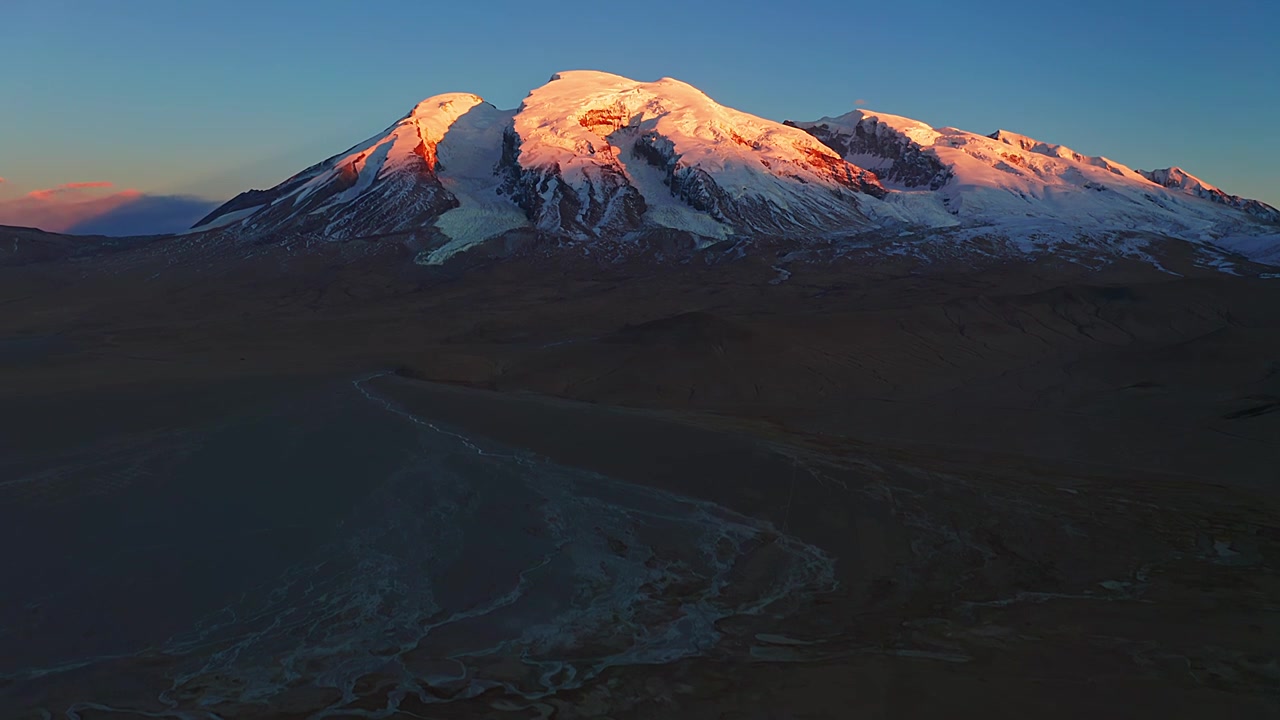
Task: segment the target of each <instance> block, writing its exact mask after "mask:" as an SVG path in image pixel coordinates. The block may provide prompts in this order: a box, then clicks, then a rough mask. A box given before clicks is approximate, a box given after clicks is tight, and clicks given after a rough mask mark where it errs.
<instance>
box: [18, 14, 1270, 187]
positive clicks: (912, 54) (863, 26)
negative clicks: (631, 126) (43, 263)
mask: <svg viewBox="0 0 1280 720" xmlns="http://www.w3.org/2000/svg"><path fill="white" fill-rule="evenodd" d="M1277 5H1280V3H1271V2H1263V1H1262V0H1257V1H1252V2H1251V1H1247V0H1217V1H1215V2H1205V1H1204V0H1197V1H1195V2H1192V1H1187V0H1174V1H1171V2H1169V1H1166V2H1148V1H1140V0H1109V1H1106V2H1101V1H1097V0H1076V1H1075V2H1071V3H1052V4H1049V3H1034V2H1023V3H1015V2H1004V1H1003V0H988V1H987V2H981V3H977V2H958V1H954V0H953V1H952V2H934V1H932V0H915V1H914V2H885V1H884V0H877V1H876V2H865V3H864V2H849V1H845V2H826V3H798V2H750V1H743V0H737V1H732V2H724V1H720V0H713V1H708V0H699V1H695V0H685V1H684V2H663V1H657V0H650V1H648V2H644V3H630V4H629V3H595V4H587V3H580V2H569V1H567V0H559V1H556V0H546V1H544V2H539V3H531V2H527V1H526V2H499V1H495V0H488V1H486V2H475V1H471V2H464V1H456V0H455V1H453V2H424V1H423V0H418V1H416V2H410V1H408V0H384V1H381V2H376V3H358V2H354V1H352V2H340V1H338V0H311V1H309V2H301V1H299V2H285V1H283V0H277V1H275V2H260V1H253V2H250V1H247V0H221V1H219V2H205V1H199V0H192V1H191V2H173V1H172V0H115V1H114V2H104V1H102V0H6V2H5V3H4V6H3V8H2V9H0V48H3V52H4V53H5V55H6V56H7V64H8V69H7V70H6V72H4V73H0V98H3V99H4V104H3V108H4V112H3V113H0V177H3V178H6V179H7V181H8V182H6V183H3V184H0V198H3V197H5V196H6V195H5V193H8V196H9V197H12V196H13V194H14V193H16V192H20V191H29V190H33V189H38V188H53V187H55V186H59V185H62V184H65V183H83V182H111V183H114V185H115V187H117V188H130V189H137V190H140V191H142V192H144V193H148V194H163V195H183V196H198V197H203V198H210V199H218V200H220V199H225V198H226V197H229V196H231V195H234V194H235V193H236V192H238V191H240V190H243V189H246V188H248V187H266V186H270V185H273V184H275V183H276V182H278V181H280V180H281V179H283V178H284V177H286V176H288V175H290V174H292V173H294V172H295V171H297V170H300V169H301V168H303V167H305V166H307V165H309V164H311V163H313V162H316V161H318V160H321V159H323V158H324V157H326V156H328V155H331V154H333V153H335V152H338V151H340V150H342V149H345V148H346V147H348V146H350V145H352V144H354V143H356V142H358V141H360V140H362V139H364V138H365V137H367V136H369V135H372V134H374V133H375V132H378V131H380V130H381V129H383V128H385V127H386V126H388V125H390V124H391V123H393V122H394V121H395V120H397V119H398V118H399V117H400V116H402V115H403V114H404V113H405V112H406V111H408V109H409V108H410V107H412V106H413V105H414V104H415V103H416V102H417V101H418V100H421V99H423V98H425V97H428V96H430V95H434V94H437V93H440V92H446V91H468V92H474V93H477V94H479V95H481V96H483V97H485V98H486V99H488V100H489V101H491V102H493V103H495V104H496V105H498V106H499V107H504V108H510V107H515V106H516V105H518V104H519V102H520V100H521V98H522V97H523V96H524V95H525V93H527V92H528V91H529V90H530V89H532V88H534V87H536V86H538V85H541V84H543V83H544V82H546V80H547V79H548V77H549V76H550V75H551V74H552V73H553V72H556V71H558V70H566V69H577V68H590V69H598V70H606V71H610V72H615V73H619V74H622V75H626V76H629V77H633V78H636V79H639V80H651V79H657V78H659V77H662V76H671V77H676V78H679V79H681V80H685V81H687V82H690V83H692V84H694V85H696V86H698V87H699V88H701V89H702V90H704V91H706V92H707V93H708V94H709V95H710V96H711V97H713V98H715V99H716V100H718V101H720V102H722V103H724V104H727V105H730V106H733V107H736V108H739V109H741V110H745V111H747V112H752V113H755V114H758V115H762V116H765V117H769V118H773V119H777V120H783V119H801V120H804V119H816V118H818V117H820V116H823V115H836V114H840V113H844V112H847V111H848V110H851V109H853V107H854V102H855V100H857V99H864V100H865V101H866V107H867V108H871V109H876V110H881V111H884V112H889V113H894V114H899V115H906V116H909V117H913V118H916V119H919V120H923V121H925V122H928V123H930V124H933V125H952V126H956V127H960V128H964V129H966V130H974V131H979V132H984V133H985V132H991V131H993V130H996V129H997V128H1005V129H1008V130H1013V131H1016V132H1020V133H1024V134H1027V135H1031V136H1033V137H1036V138H1038V139H1041V140H1045V141H1049V142H1056V143H1062V144H1065V145H1069V146H1071V147H1073V148H1074V149H1076V150H1077V151H1080V152H1084V153H1087V154H1090V155H1106V156H1108V157H1111V158H1113V159H1115V160H1117V161H1119V162H1122V163H1124V164H1127V165H1130V166H1133V167H1140V168H1151V167H1165V166H1168V165H1181V166H1182V167H1184V168H1186V169H1187V170H1188V171H1190V172H1192V173H1195V174H1197V175H1200V176H1201V177H1203V178H1204V179H1206V180H1208V181H1210V182H1212V183H1215V184H1217V185H1219V186H1221V187H1223V188H1224V189H1225V190H1227V191H1228V192H1233V193H1238V194H1242V195H1246V196H1250V197H1256V198H1260V199H1262V200H1265V201H1267V202H1270V203H1271V204H1274V205H1280V173H1278V172H1277V170H1276V168H1277V167H1280V133H1278V132H1277V125H1280V81H1277V80H1276V78H1277V77H1280V42H1276V40H1275V36H1274V33H1275V28H1276V27H1277V21H1280V10H1278V9H1276V6H1277Z"/></svg>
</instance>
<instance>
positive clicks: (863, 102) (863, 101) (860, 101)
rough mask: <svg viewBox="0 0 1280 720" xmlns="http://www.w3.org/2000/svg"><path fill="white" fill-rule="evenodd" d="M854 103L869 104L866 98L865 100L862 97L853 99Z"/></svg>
mask: <svg viewBox="0 0 1280 720" xmlns="http://www.w3.org/2000/svg"><path fill="white" fill-rule="evenodd" d="M853 104H854V105H866V104H867V101H866V100H863V99H862V98H858V99H857V100H854V101H853Z"/></svg>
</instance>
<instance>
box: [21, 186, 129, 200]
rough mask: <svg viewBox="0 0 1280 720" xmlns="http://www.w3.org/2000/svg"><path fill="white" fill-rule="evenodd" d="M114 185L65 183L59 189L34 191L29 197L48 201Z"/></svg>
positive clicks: (28, 194)
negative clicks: (59, 195)
mask: <svg viewBox="0 0 1280 720" xmlns="http://www.w3.org/2000/svg"><path fill="white" fill-rule="evenodd" d="M111 186H112V184H111V183H109V182H73V183H63V184H62V185H59V186H58V187H51V188H45V189H44V190H32V191H31V192H29V193H27V197H28V198H31V199H33V200H48V199H50V198H52V197H53V196H54V195H58V194H61V193H74V192H77V191H80V190H94V189H98V188H109V187H111Z"/></svg>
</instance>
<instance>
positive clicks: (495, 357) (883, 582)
mask: <svg viewBox="0 0 1280 720" xmlns="http://www.w3.org/2000/svg"><path fill="white" fill-rule="evenodd" d="M344 253H345V251H344V250H343V248H342V246H336V245H335V246H325V247H321V248H319V249H318V250H317V251H316V252H314V253H310V254H307V255H296V256H288V255H285V254H283V253H282V252H281V251H279V250H278V249H273V248H266V249H264V250H263V252H262V253H261V254H259V255H257V256H255V257H252V258H250V259H248V260H245V261H243V262H242V263H240V264H237V265H235V266H234V267H231V266H226V265H223V266H218V265H211V266H203V265H200V264H197V263H193V264H185V263H176V264H169V262H168V260H166V259H164V258H163V257H159V256H157V257H154V258H151V257H148V258H128V257H125V256H124V255H121V256H119V257H117V258H116V259H115V260H112V261H111V262H109V263H108V262H102V263H98V264H88V263H83V262H80V261H77V260H74V259H73V260H68V261H64V262H59V263H33V264H29V265H26V266H24V267H21V268H2V269H0V286H3V287H5V288H6V291H7V292H6V302H5V305H4V309H5V311H6V312H5V313H4V314H3V316H2V317H0V368H3V372H0V406H2V407H4V408H5V410H4V412H3V413H2V415H3V416H2V417H0V422H2V423H3V427H2V428H0V437H4V438H6V446H5V450H4V459H5V463H6V464H5V465H4V467H5V468H6V475H13V476H15V477H16V476H18V475H19V474H23V476H25V474H26V473H28V472H29V471H31V470H32V469H38V468H39V467H42V466H43V465H44V464H51V463H53V461H54V459H56V458H58V457H59V456H60V455H61V454H63V453H64V452H66V451H67V448H65V447H62V446H60V445H59V443H60V442H64V441H63V440H60V438H62V437H64V433H72V434H74V433H73V429H74V427H75V426H76V425H77V423H80V424H84V423H91V422H96V421H94V420H92V417H99V418H102V417H108V416H110V415H111V414H112V413H114V412H116V411H115V410H113V409H112V406H111V405H110V404H107V403H97V404H94V405H91V406H88V407H85V408H84V413H85V415H84V416H83V417H79V418H77V417H75V416H69V415H70V414H69V413H65V412H52V411H49V410H48V409H50V408H59V407H74V406H75V402H76V398H77V397H78V395H77V394H78V393H84V392H86V391H88V390H90V389H92V390H94V391H95V393H99V394H100V393H103V392H109V393H118V394H119V396H120V397H122V398H128V397H130V396H131V394H134V393H137V394H145V393H155V392H161V391H164V390H165V389H166V388H187V389H190V388H196V389H198V388H201V387H213V386H215V385H216V384H217V383H221V382H224V381H226V380H228V379H233V378H242V379H252V381H253V382H262V383H265V384H267V385H271V384H275V383H279V382H283V381H285V380H286V379H288V381H289V382H293V381H299V380H305V379H307V378H320V377H345V376H348V375H349V376H351V377H356V376H359V375H362V374H367V373H370V372H372V371H377V370H384V369H387V370H391V369H396V370H398V371H399V375H400V377H392V376H388V377H384V378H381V379H379V380H377V381H374V383H375V386H376V388H377V389H378V391H379V392H380V393H382V394H383V395H384V396H385V397H389V398H393V399H394V400H395V401H396V402H397V403H399V404H400V405H401V406H403V407H405V408H407V409H408V410H410V411H411V412H413V413H414V414H415V415H418V416H419V417H424V418H429V419H431V420H433V421H438V422H442V423H447V424H448V425H449V426H450V427H453V428H458V429H460V430H462V431H464V432H465V433H467V434H468V435H472V436H475V437H481V438H487V439H489V440H493V441H496V442H500V443H503V444H505V445H510V446H514V447H521V448H527V449H529V450H531V451H533V452H535V453H537V454H539V455H543V456H546V457H549V458H551V459H552V460H554V461H556V462H558V463H561V464H564V465H570V466H574V467H580V468H584V469H588V470H593V471H596V472H600V473H603V474H605V475H608V476H610V477H615V478H618V479H622V480H625V481H628V482H634V483H640V484H645V485H650V486H654V487H657V488H660V489H663V490H668V491H671V492H675V493H678V494H681V495H688V496H692V497H695V498H698V499H702V500H708V501H711V502H715V503H718V504H720V505H723V506H725V507H728V508H730V509H732V510H734V511H736V512H739V513H742V514H744V515H747V516H750V517H753V518H758V519H760V520H765V521H768V522H769V523H771V524H772V525H773V526H775V527H776V528H778V529H779V530H780V531H782V532H784V533H787V534H791V535H794V536H796V537H798V538H799V539H800V540H803V541H804V542H807V543H811V544H813V545H816V546H817V547H820V548H822V549H823V550H824V551H825V552H827V553H828V554H829V555H831V556H832V557H834V558H835V559H836V567H837V573H838V580H839V581H840V585H839V587H838V589H836V590H835V591H833V592H830V593H823V594H819V595H817V596H816V597H815V598H813V599H812V600H809V601H806V602H805V604H804V606H803V607H796V608H792V609H791V610H790V611H789V612H788V613H786V614H785V616H783V617H775V616H774V615H771V614H762V615H758V616H740V617H734V618H730V619H727V620H725V621H723V622H721V623H720V625H719V626H718V630H719V631H720V632H721V634H722V640H721V642H720V643H719V644H718V645H716V647H715V648H713V649H711V650H709V651H708V652H707V654H706V656H705V657H700V658H691V659H685V660H681V661H679V662H677V663H673V664H667V665H654V666H631V667H615V668H611V669H609V670H607V671H605V673H604V674H602V675H601V676H600V677H599V678H597V679H595V680H593V681H591V682H589V683H587V684H586V685H584V686H583V687H582V688H580V689H577V690H572V691H567V692H564V693H561V694H557V695H555V696H552V697H550V698H545V699H543V700H541V701H537V702H530V701H523V700H520V701H513V700H512V699H510V698H507V697H503V696H502V695H501V694H500V693H497V692H496V691H495V692H491V693H489V694H486V695H482V696H481V697H478V698H474V699H471V700H465V701H457V702H454V703H451V704H445V705H432V706H430V707H424V706H422V705H421V704H420V703H419V701H418V700H416V699H412V698H411V699H408V700H405V701H403V702H402V703H401V705H400V707H401V709H402V710H403V711H404V713H405V714H404V716H405V717H413V716H415V715H411V714H409V713H415V714H416V715H417V716H427V717H476V716H510V717H563V718H572V717H616V718H623V717H636V718H645V717H655V718H656V717H662V718H673V717H689V718H701V717H717V716H724V717H744V718H752V717H757V718H768V717H844V716H853V715H867V716H871V717H879V716H917V715H925V714H946V715H948V716H955V717H983V718H989V717H1010V718H1013V717H1026V716H1028V715H1034V716H1037V717H1063V718H1067V717H1071V718H1076V717H1080V716H1082V715H1085V714H1091V715H1096V716H1102V717H1131V716H1134V715H1135V714H1137V715H1159V714H1165V715H1168V716H1178V717H1206V718H1208V717H1223V716H1224V715H1230V716H1232V717H1266V716H1270V715H1273V714H1275V713H1276V712H1278V711H1280V705H1278V704H1277V701H1276V698H1277V693H1278V692H1280V677H1278V676H1277V675H1276V667H1277V662H1280V659H1278V658H1277V656H1276V651H1275V647H1276V646H1277V645H1280V643H1277V642H1276V639H1277V638H1278V637H1280V616H1277V614H1276V609H1275V607H1274V600H1273V599H1274V598H1275V597H1276V596H1277V594H1280V585H1277V581H1276V577H1275V569H1276V568H1277V566H1278V565H1280V528H1278V527H1277V525H1276V522H1275V518H1276V517H1280V486H1277V485H1276V474H1275V470H1274V468H1275V467H1276V461H1277V459H1280V458H1278V457H1277V456H1278V454H1280V452H1278V451H1280V412H1274V411H1273V410H1274V408H1275V407H1276V406H1277V403H1278V402H1280V281H1275V280H1259V279H1250V278H1232V277H1223V276H1218V275H1210V274H1207V273H1205V274H1203V275H1200V276H1195V275H1191V274H1189V276H1188V277H1181V278H1175V277H1172V276H1169V275H1166V274H1162V273H1158V272H1156V271H1154V270H1151V269H1150V268H1149V267H1146V266H1144V265H1139V264H1136V263H1135V264H1134V265H1133V266H1132V267H1130V266H1126V265H1124V264H1118V265H1114V266H1112V267H1110V268H1108V269H1107V270H1106V271H1105V273H1091V272H1090V271H1088V270H1086V269H1084V268H1081V267H1079V266H1073V265H1065V264H1056V263H1053V262H1051V260H1042V261H1039V262H1038V263H1027V264H1015V265H1000V266H992V267H988V268H985V269H981V270H962V269H959V268H954V267H945V266H942V265H938V266H933V267H924V268H921V267H916V266H910V265H908V264H906V262H905V261H903V263H902V264H890V263H889V262H887V261H882V262H880V263H878V264H860V263H858V262H855V261H852V260H848V261H838V262H835V263H833V264H830V265H825V266H818V265H794V266H790V268H789V272H790V276H789V277H783V275H782V274H781V273H779V272H778V270H777V269H775V268H774V267H772V266H771V265H770V264H769V263H767V262H760V261H754V260H750V259H748V260H742V261H738V262H726V263H721V264H717V265H714V266H707V265H705V264H702V263H699V262H690V263H686V264H677V265H673V264H671V263H667V264H661V265H660V264H654V263H652V262H648V261H634V262H628V263H622V264H618V265H610V266H606V267H601V266H597V265H594V264H588V263H585V261H583V262H584V264H581V265H578V264H576V261H573V262H570V261H564V260H562V261H558V262H552V261H551V260H547V259H538V258H533V257H529V258H525V259H523V260H515V261H508V262H505V263H493V264H484V263H482V264H479V265H476V266H473V267H471V268H470V269H468V270H467V272H465V273H458V272H454V271H453V270H450V269H438V268H421V267H417V266H414V265H412V263H410V262H407V257H406V256H405V255H404V254H403V253H401V252H399V251H396V250H392V249H389V248H388V249H387V250H385V251H384V252H373V253H360V254H359V255H356V256H354V257H353V256H351V255H349V254H344ZM774 281H777V282H774ZM423 381H432V382H430V383H427V382H423ZM450 386H452V387H450ZM198 394H199V393H197V395H198ZM219 402H222V400H220V399H219V397H217V396H215V395H213V394H210V395H209V399H208V400H207V404H206V405H201V404H199V403H196V404H193V405H191V406H190V407H177V408H171V409H170V410H168V411H166V412H168V413H170V414H169V415H165V414H163V413H160V414H156V415H154V416H151V415H146V416H137V414H136V413H134V414H133V415H131V414H130V413H128V412H123V411H121V412H120V413H119V415H120V417H121V418H126V419H127V418H133V419H131V420H128V422H125V421H124V420H122V421H121V423H122V424H121V426H120V427H119V428H117V429H116V430H114V431H113V432H116V433H120V434H124V433H145V432H149V431H151V430H156V429H163V428H164V427H168V426H170V425H172V424H174V423H177V422H179V420H177V419H175V418H180V417H185V416H186V415H190V416H191V418H197V417H203V416H204V415H205V414H206V413H210V412H214V410H213V409H211V408H214V409H216V407H218V404H219ZM227 402H230V400H227ZM139 412H140V411H139ZM157 412H158V411H157ZM130 423H132V424H130ZM135 425H136V427H135ZM108 439H109V438H108ZM104 442H105V440H104ZM744 448H748V449H754V450H751V452H760V453H766V454H769V456H770V457H774V456H780V457H782V458H785V459H786V462H784V463H783V465H782V466H783V467H788V468H789V469H790V472H785V471H783V472H774V471H772V470H770V471H768V472H764V473H754V474H753V473H749V472H745V471H742V470H740V469H741V468H742V467H743V456H744V452H746V451H744ZM770 462H772V461H770ZM762 467H765V468H768V467H772V466H771V465H767V464H765V465H762ZM775 475H776V476H775ZM109 491H110V489H109V488H108V489H107V490H104V492H109ZM8 502H10V501H9V500H6V503H8ZM13 502H18V500H13ZM10 507H14V506H12V505H11V506H10ZM66 532H73V531H72V530H67V531H66ZM51 542H52V541H51ZM104 542H110V539H109V538H106V539H104ZM760 562H761V564H760V565H758V566H755V567H753V566H752V565H751V564H750V563H748V564H746V565H744V567H742V568H741V570H740V572H741V573H742V576H741V577H743V578H744V580H743V581H744V582H748V581H749V579H750V577H751V574H752V573H768V572H769V565H768V562H767V561H765V560H761V561H760ZM748 584H749V582H748ZM95 672H100V673H105V674H104V675H93V676H91V677H90V678H89V679H85V677H84V676H82V675H81V676H74V677H72V676H68V677H67V678H66V679H64V680H62V681H58V680H57V679H54V680H50V681H48V683H47V684H41V685H40V687H39V688H38V689H33V688H35V686H34V685H28V684H25V683H14V682H12V681H6V682H7V685H6V684H0V698H4V702H5V703H7V704H8V705H7V706H6V707H9V706H13V704H14V703H24V702H26V703H33V704H38V705H39V706H41V707H47V708H49V709H50V710H52V711H53V712H54V713H55V715H56V714H57V713H59V712H61V711H62V710H64V709H65V708H66V707H67V706H68V705H70V704H71V703H73V702H75V701H84V700H92V699H94V693H95V692H97V689H100V688H111V689H112V692H113V693H117V694H118V693H119V692H123V690H121V688H124V687H126V686H125V685H123V684H122V683H120V682H117V681H113V678H116V679H117V680H118V678H123V677H139V675H138V673H139V672H141V669H140V668H131V667H129V666H127V664H126V665H125V666H115V665H111V666H106V667H103V668H101V669H100V670H99V671H95ZM113 673H114V675H113ZM144 674H145V673H144ZM383 680H385V678H380V677H378V676H377V674H376V673H374V674H371V675H370V676H369V677H368V679H367V683H366V684H365V685H364V686H362V687H363V689H364V694H363V695H362V696H361V699H360V700H359V701H357V702H356V703H355V704H353V706H352V709H355V708H356V707H363V708H381V707H385V706H386V704H387V702H388V696H389V692H390V691H389V688H388V687H387V686H385V685H383V684H381V683H382V681H383ZM42 682H43V681H42ZM139 692H144V691H142V690H140V691H139ZM113 697H114V695H113ZM151 697H154V695H152V696H151ZM198 700H199V699H198V697H191V698H189V699H188V702H190V703H192V704H193V705H192V707H194V703H196V702H198ZM334 701H335V698H334V697H332V694H331V693H327V692H326V691H322V690H316V689H314V688H307V687H305V686H299V687H298V688H295V689H294V690H291V691H290V692H288V693H284V694H282V695H280V696H279V697H277V698H275V699H273V700H271V701H266V702H263V703H262V704H260V705H257V706H254V707H248V708H246V707H238V708H216V711H218V712H220V713H222V714H223V716H235V717H306V716H308V715H309V714H310V713H311V712H313V711H315V710H318V709H320V708H324V707H328V706H330V704H331V703H333V702H334ZM187 709H189V708H187ZM10 714H12V713H10ZM19 716H20V715H19ZM32 716H33V717H38V716H39V713H38V711H36V712H34V713H33V714H32ZM80 716H81V717H83V718H92V717H99V716H101V717H107V716H108V715H107V714H103V713H99V714H98V715H95V714H94V711H93V710H92V709H85V710H82V711H81V712H80Z"/></svg>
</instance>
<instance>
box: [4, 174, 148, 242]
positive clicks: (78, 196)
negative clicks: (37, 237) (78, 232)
mask: <svg viewBox="0 0 1280 720" xmlns="http://www.w3.org/2000/svg"><path fill="white" fill-rule="evenodd" d="M108 187H111V183H109V182H88V183H67V184H65V185H59V186H58V187H54V188H46V189H44V190H33V191H31V192H29V193H27V194H26V195H23V196H22V197H19V198H14V199H13V200H5V201H0V225H21V226H24V227H36V228H40V229H41V230H47V231H49V232H63V231H65V230H68V229H70V228H73V227H75V226H76V225H79V224H80V223H82V222H84V221H86V220H89V219H91V218H95V217H98V216H101V215H103V214H105V213H108V212H111V211H112V210H115V209H117V208H119V207H121V206H123V205H127V204H129V203H132V202H136V201H137V200H138V199H139V198H140V197H142V193H141V192H138V191H137V190H121V191H120V192H114V193H110V194H107V195H101V194H95V193H86V192H85V191H86V190H94V189H100V188H108Z"/></svg>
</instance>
